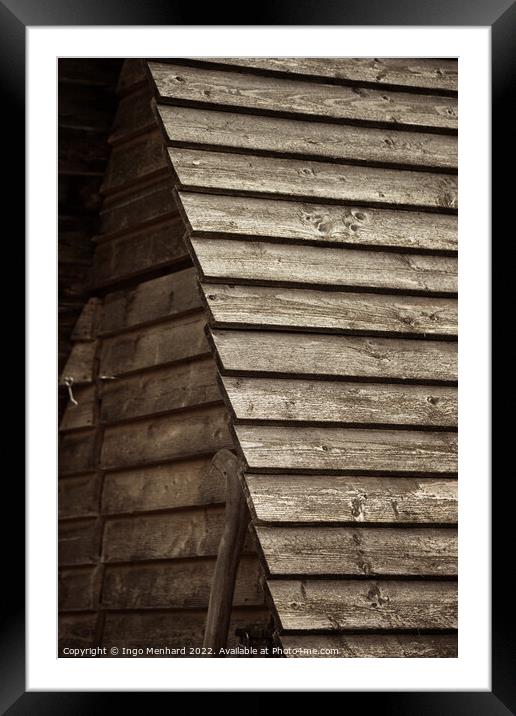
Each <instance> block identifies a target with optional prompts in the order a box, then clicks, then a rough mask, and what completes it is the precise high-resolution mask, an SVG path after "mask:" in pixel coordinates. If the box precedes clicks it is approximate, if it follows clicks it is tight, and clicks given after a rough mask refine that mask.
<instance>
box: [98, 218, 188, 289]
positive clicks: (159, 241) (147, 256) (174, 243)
mask: <svg viewBox="0 0 516 716" xmlns="http://www.w3.org/2000/svg"><path fill="white" fill-rule="evenodd" d="M185 261H189V258H188V250H187V248H186V245H185V242H184V239H183V225H182V222H181V220H180V219H179V217H175V218H174V219H171V220H167V221H165V222H164V223H162V224H156V225H153V226H151V227H149V228H147V229H143V230H140V231H138V232H136V233H134V234H129V235H124V236H119V237H117V238H114V239H112V240H111V241H106V242H105V243H102V244H100V245H99V246H98V247H97V250H96V252H95V258H94V262H93V272H92V273H93V276H92V283H93V286H94V287H103V286H109V285H111V284H115V283H117V282H118V281H126V280H127V279H130V278H136V277H137V276H139V275H140V274H145V273H146V272H149V271H154V270H156V269H162V268H165V267H167V266H171V267H172V266H174V264H178V263H181V262H185Z"/></svg>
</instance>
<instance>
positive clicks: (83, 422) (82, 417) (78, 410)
mask: <svg viewBox="0 0 516 716" xmlns="http://www.w3.org/2000/svg"><path fill="white" fill-rule="evenodd" d="M73 396H74V398H75V400H76V401H77V403H78V405H75V404H74V403H72V402H71V400H68V402H67V403H66V408H65V411H64V415H63V418H62V420H61V423H60V425H59V430H61V431H66V430H77V429H80V428H89V427H91V426H92V425H93V423H94V420H95V402H96V399H95V386H93V385H87V386H84V387H79V388H76V389H75V390H73Z"/></svg>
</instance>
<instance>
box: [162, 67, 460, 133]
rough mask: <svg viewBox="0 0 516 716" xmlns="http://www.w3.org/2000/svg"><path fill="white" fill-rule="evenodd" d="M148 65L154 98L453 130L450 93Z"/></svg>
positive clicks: (454, 119) (453, 105) (454, 110)
mask: <svg viewBox="0 0 516 716" xmlns="http://www.w3.org/2000/svg"><path fill="white" fill-rule="evenodd" d="M149 68H150V71H151V74H152V78H153V80H154V82H155V83H156V87H157V90H158V92H159V95H160V98H162V99H165V100H166V101H168V102H173V101H182V102H194V103H203V104H210V105H215V106H223V107H228V108H233V109H240V110H256V111H268V112H283V113H289V114H290V113H292V114H296V115H297V114H300V115H307V116H309V117H317V118H318V119H321V118H324V119H334V120H347V121H350V120H351V121H361V122H370V123H382V124H392V125H394V126H406V127H416V128H425V127H437V128H441V129H447V130H455V129H456V128H457V100H456V98H454V97H437V96H430V95H425V94H414V93H408V92H393V91H391V90H386V89H384V88H379V89H366V88H363V87H361V88H356V87H345V86H338V85H333V84H321V83H318V82H317V83H316V82H309V81H308V82H307V81H303V80H289V79H283V78H277V77H263V76H260V75H256V74H247V73H246V74H244V73H237V72H224V71H222V70H212V69H207V68H206V67H202V68H197V67H185V66H181V65H173V64H171V63H166V64H165V63H158V62H149Z"/></svg>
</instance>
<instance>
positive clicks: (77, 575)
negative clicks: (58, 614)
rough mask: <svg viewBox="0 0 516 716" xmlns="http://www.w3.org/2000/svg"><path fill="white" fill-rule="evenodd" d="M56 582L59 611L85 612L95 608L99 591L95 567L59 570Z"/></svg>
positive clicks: (97, 573)
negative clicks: (57, 581)
mask: <svg viewBox="0 0 516 716" xmlns="http://www.w3.org/2000/svg"><path fill="white" fill-rule="evenodd" d="M58 580H59V586H58V598H59V610H60V611H61V610H62V611H85V610H90V609H95V608H96V606H97V602H98V597H99V590H100V580H99V570H98V568H97V567H79V568H76V569H60V570H59V576H58Z"/></svg>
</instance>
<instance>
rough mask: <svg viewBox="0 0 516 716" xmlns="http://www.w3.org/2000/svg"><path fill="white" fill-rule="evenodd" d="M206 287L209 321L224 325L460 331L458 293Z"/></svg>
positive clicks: (354, 330) (424, 332) (391, 332)
mask: <svg viewBox="0 0 516 716" xmlns="http://www.w3.org/2000/svg"><path fill="white" fill-rule="evenodd" d="M202 289H203V292H204V294H205V297H206V303H207V305H208V307H209V310H210V318H211V324H212V325H215V326H220V327H226V328H233V327H242V328H246V327H255V326H258V327H261V328H265V329H271V328H272V329H294V330H308V331H324V332H325V333H367V334H369V335H381V334H384V333H387V334H389V335H396V336H422V337H425V336H428V337H433V336H436V337H450V338H451V337H454V336H456V335H457V301H456V299H454V298H438V297H433V296H431V297H421V298H420V297H415V296H405V295H403V296H402V295H388V296H383V295H375V294H370V293H364V294H361V293H348V292H337V291H324V290H320V291H317V290H310V289H296V288H284V287H281V286H278V287H265V286H241V285H225V284H222V285H220V284H209V283H205V284H203V286H202Z"/></svg>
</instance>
